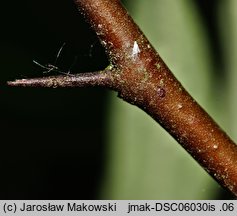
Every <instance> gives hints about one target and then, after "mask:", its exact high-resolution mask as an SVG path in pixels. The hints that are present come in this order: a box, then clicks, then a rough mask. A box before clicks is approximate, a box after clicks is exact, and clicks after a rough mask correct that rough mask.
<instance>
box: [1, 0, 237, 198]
mask: <svg viewBox="0 0 237 216" xmlns="http://www.w3.org/2000/svg"><path fill="white" fill-rule="evenodd" d="M123 3H124V5H125V6H126V8H127V9H128V11H129V13H130V14H131V15H132V17H133V18H134V19H135V21H136V22H137V24H138V25H139V26H140V27H141V29H142V30H143V32H144V33H145V34H146V36H147V37H148V38H149V40H150V41H151V43H152V44H153V45H154V46H155V48H156V49H157V51H158V52H159V53H160V55H161V57H162V58H163V59H164V61H165V62H166V63H167V65H168V66H169V67H170V69H171V70H172V71H173V73H174V74H175V76H176V77H177V78H178V79H179V80H180V81H181V83H182V84H183V85H184V87H185V88H186V89H187V90H188V91H189V92H190V93H191V95H192V96H193V97H194V98H195V99H196V100H197V101H198V102H199V103H200V104H201V106H202V107H204V108H205V110H207V111H208V113H210V115H211V116H212V117H213V118H214V119H215V120H216V121H217V122H218V124H220V125H221V127H222V128H223V129H224V130H225V131H227V133H228V134H229V135H230V136H231V137H232V138H233V139H234V140H235V141H237V134H236V133H235V132H236V128H237V125H236V124H237V114H236V111H235V110H236V107H237V102H236V100H235V99H236V98H237V92H236V83H237V74H236V72H235V68H237V65H236V64H237V63H236V62H237V61H236V58H237V39H236V38H237V10H236V9H237V1H235V0H226V1H221V0H210V1H205V0H202V1H201V0H179V1H175V0H150V1H144V0H136V1H132V0H124V1H123ZM0 10H1V13H0V14H1V16H2V17H1V21H2V23H1V42H2V43H1V51H0V62H1V64H0V65H1V69H0V70H1V73H0V82H1V89H0V109H1V110H0V122H1V126H0V127H1V130H0V131H1V132H0V135H1V136H0V137H1V142H0V143H1V157H0V171H1V175H0V199H231V198H233V197H232V196H231V194H229V193H228V192H226V191H225V190H223V189H222V188H221V187H220V186H219V185H218V184H217V183H216V182H215V181H214V180H212V179H211V177H210V176H209V175H208V174H207V173H206V172H205V171H204V170H203V169H202V168H200V166H199V165H198V164H197V163H196V162H195V161H194V160H193V159H192V158H191V157H190V156H189V155H188V153H186V152H185V151H184V150H183V149H182V147H180V145H179V144H177V142H176V141H174V140H173V138H172V137H170V136H169V135H168V134H167V133H166V132H165V131H164V130H163V129H162V128H161V127H160V126H159V125H158V124H157V123H156V122H154V121H153V120H152V119H151V118H150V117H149V116H148V115H147V114H145V113H144V112H143V111H141V110H139V109H138V108H136V107H134V106H132V105H129V104H127V103H126V102H123V101H122V100H120V99H118V98H117V97H116V93H113V92H111V91H109V90H106V89H102V88H87V89H32V88H25V89H24V88H9V87H7V86H6V84H5V83H6V81H7V80H14V79H16V78H30V77H41V76H47V75H52V74H55V73H51V72H50V74H43V71H44V69H43V68H41V67H39V66H38V65H36V64H34V63H33V60H35V61H37V62H38V63H40V64H42V65H45V64H48V63H51V64H56V66H57V67H59V68H60V69H61V70H62V71H68V70H69V69H71V73H80V72H86V71H96V70H100V69H103V68H105V67H106V66H107V65H108V60H107V57H106V55H105V52H104V49H103V48H102V47H101V45H100V43H99V41H98V40H97V38H96V35H95V33H94V32H93V31H92V30H91V29H90V27H89V25H88V24H87V23H85V21H84V18H83V17H82V16H81V15H80V14H79V13H78V11H77V9H76V7H75V5H74V3H73V1H72V0H61V1H56V0H50V1H48V0H47V1H46V0H41V1H37V0H24V1H17V0H13V1H5V2H4V3H2V5H1V9H0ZM63 43H65V46H64V47H63V49H62V52H61V54H60V56H59V58H58V59H57V62H55V58H56V56H57V53H58V51H59V49H60V48H61V47H62V44H63Z"/></svg>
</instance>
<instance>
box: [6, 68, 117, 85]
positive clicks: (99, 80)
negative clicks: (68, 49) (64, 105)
mask: <svg viewBox="0 0 237 216" xmlns="http://www.w3.org/2000/svg"><path fill="white" fill-rule="evenodd" d="M113 75H114V73H112V71H111V70H108V69H105V70H104V71H98V72H93V73H89V72H88V73H81V74H75V75H72V74H65V75H58V76H49V77H42V78H33V79H19V80H15V81H8V82H7V84H8V85H9V86H15V87H16V86H21V87H46V88H60V87H61V88H62V87H71V88H75V87H88V86H90V87H91V86H106V87H109V86H110V85H111V82H112V80H111V79H112V77H113Z"/></svg>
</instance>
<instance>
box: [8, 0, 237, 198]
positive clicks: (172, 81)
mask: <svg viewBox="0 0 237 216" xmlns="http://www.w3.org/2000/svg"><path fill="white" fill-rule="evenodd" d="M75 3H76V5H77V7H78V9H79V11H80V12H81V13H82V14H83V15H84V16H85V18H86V19H87V21H88V22H89V23H90V24H91V26H92V28H93V29H94V30H95V32H96V33H97V35H98V37H99V39H100V41H101V43H102V45H103V46H104V47H105V49H106V53H107V55H108V58H109V60H110V65H109V66H108V67H107V68H106V69H105V70H104V71H101V72H96V73H89V74H88V73H86V74H79V75H75V76H68V75H61V76H54V77H45V78H38V79H29V80H16V81H13V82H8V84H9V85H12V86H31V87H84V86H95V85H97V86H103V87H108V88H111V89H113V90H115V91H117V92H118V94H119V97H120V98H122V99H123V100H125V101H127V102H129V103H131V104H134V105H136V106H138V107H140V108H141V109H143V110H144V111H145V112H147V113H148V114H149V115H150V116H151V117H152V118H154V119H155V120H156V121H157V122H158V123H160V124H161V125H162V126H163V127H164V128H165V129H166V130H167V131H168V132H169V133H170V134H171V135H172V136H173V137H174V138H175V139H176V140H177V141H178V142H179V143H180V144H181V145H182V146H183V147H184V148H185V149H186V151H188V152H189V153H190V154H191V155H192V157H193V158H194V159H195V160H197V161H198V163H199V164H200V165H201V166H202V167H203V168H204V169H205V170H206V171H207V172H208V173H209V174H210V175H211V176H213V178H215V179H216V180H217V181H218V182H219V183H220V184H221V185H222V186H223V187H225V188H227V189H228V190H229V191H231V192H232V193H233V194H235V195H237V147H236V145H235V144H234V143H233V142H232V141H231V140H230V138H229V137H228V136H227V135H226V134H225V133H224V132H223V131H222V130H221V129H220V128H219V127H218V125H217V124H216V123H215V122H214V121H213V120H212V119H211V117H210V116H209V115H208V114H207V113H206V112H205V111H204V110H203V109H202V108H201V107H200V106H199V105H198V104H197V103H196V102H195V100H194V99H193V98H192V97H191V96H190V95H189V94H188V93H187V92H186V91H185V89H184V88H183V87H182V85H181V84H180V83H179V82H178V81H177V79H176V78H175V77H174V75H173V74H172V73H171V71H170V70H169V68H168V67H167V66H166V64H165V63H164V62H163V60H162V59H161V58H160V56H159V55H158V54H157V52H156V51H155V50H154V48H153V47H152V45H151V44H150V43H149V41H148V40H147V38H146V37H145V36H144V34H143V33H142V32H141V30H140V29H139V28H138V26H137V25H136V24H135V23H134V21H133V20H132V18H131V17H130V16H129V15H128V13H127V11H126V10H125V9H124V7H123V6H122V5H121V3H120V1H119V0H96V1H94V0H75Z"/></svg>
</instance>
